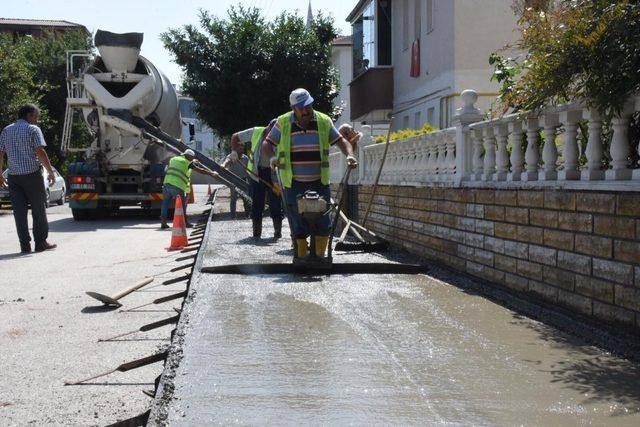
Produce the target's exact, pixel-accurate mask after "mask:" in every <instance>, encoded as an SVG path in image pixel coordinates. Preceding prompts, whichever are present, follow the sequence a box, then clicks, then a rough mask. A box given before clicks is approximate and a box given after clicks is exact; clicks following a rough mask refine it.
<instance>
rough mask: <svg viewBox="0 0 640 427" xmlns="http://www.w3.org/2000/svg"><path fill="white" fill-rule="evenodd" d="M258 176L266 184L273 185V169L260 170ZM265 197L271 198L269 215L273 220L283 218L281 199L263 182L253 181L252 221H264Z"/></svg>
mask: <svg viewBox="0 0 640 427" xmlns="http://www.w3.org/2000/svg"><path fill="white" fill-rule="evenodd" d="M258 175H259V176H260V178H262V179H264V180H265V181H266V182H268V183H270V184H272V185H273V182H272V181H271V168H260V167H259V168H258ZM265 196H268V197H269V213H270V214H271V218H282V217H283V216H284V215H283V214H282V202H281V201H280V197H278V196H277V195H275V194H274V193H273V191H271V190H270V189H269V187H267V186H266V185H265V184H263V183H262V181H254V180H253V179H252V180H251V205H252V206H251V219H253V220H256V221H262V212H263V211H264V202H265Z"/></svg>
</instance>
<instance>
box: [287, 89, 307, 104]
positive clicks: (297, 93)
mask: <svg viewBox="0 0 640 427" xmlns="http://www.w3.org/2000/svg"><path fill="white" fill-rule="evenodd" d="M312 103H313V97H311V94H310V93H309V91H308V90H306V89H303V88H298V89H295V90H294V91H293V92H291V95H289V104H291V106H292V107H298V108H301V107H306V106H307V105H309V104H312Z"/></svg>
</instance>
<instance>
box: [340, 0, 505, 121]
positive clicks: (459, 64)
mask: <svg viewBox="0 0 640 427" xmlns="http://www.w3.org/2000/svg"><path fill="white" fill-rule="evenodd" d="M511 4H512V1H511V0H361V1H360V2H358V4H357V5H356V7H355V8H354V9H353V11H352V12H351V13H350V14H349V16H348V18H347V20H348V21H349V22H350V23H351V25H352V33H353V57H354V58H353V64H354V65H353V79H352V81H351V83H350V89H351V91H350V92H351V103H352V105H351V116H352V117H351V118H352V119H354V120H363V119H365V120H366V119H369V120H373V121H376V120H378V121H379V120H385V119H386V118H387V116H388V114H389V113H392V114H393V116H394V122H393V127H394V129H405V128H420V127H422V126H423V125H424V124H425V123H429V124H431V125H433V126H436V127H439V128H445V127H448V126H450V125H451V120H452V118H453V114H454V112H455V110H456V108H459V107H460V105H458V103H459V95H460V93H461V92H462V91H463V90H465V89H469V88H472V89H474V90H476V91H477V92H478V94H479V101H478V104H477V105H478V106H479V107H480V108H481V109H488V108H489V107H490V105H491V103H492V102H493V100H495V97H496V95H497V88H498V87H497V84H496V83H495V82H491V81H490V78H491V74H492V68H491V67H490V66H489V62H488V60H489V56H490V54H491V53H492V52H494V51H496V50H499V49H501V48H502V47H504V46H505V45H507V44H508V43H511V42H513V41H514V40H515V39H516V37H517V33H516V30H515V29H516V21H517V18H516V16H515V14H514V13H513V11H512V9H511Z"/></svg>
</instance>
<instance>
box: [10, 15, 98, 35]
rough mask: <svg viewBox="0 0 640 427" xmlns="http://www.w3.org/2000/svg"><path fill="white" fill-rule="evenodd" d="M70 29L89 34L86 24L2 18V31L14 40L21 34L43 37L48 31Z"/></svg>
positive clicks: (58, 31)
mask: <svg viewBox="0 0 640 427" xmlns="http://www.w3.org/2000/svg"><path fill="white" fill-rule="evenodd" d="M68 30H81V31H84V33H85V34H87V35H89V30H87V28H86V27H85V26H84V25H80V24H76V23H74V22H69V21H61V20H49V19H12V18H0V33H5V34H11V35H12V36H13V38H14V40H15V39H16V38H18V37H20V36H32V37H42V35H43V33H44V32H46V31H53V32H56V33H60V32H64V31H68Z"/></svg>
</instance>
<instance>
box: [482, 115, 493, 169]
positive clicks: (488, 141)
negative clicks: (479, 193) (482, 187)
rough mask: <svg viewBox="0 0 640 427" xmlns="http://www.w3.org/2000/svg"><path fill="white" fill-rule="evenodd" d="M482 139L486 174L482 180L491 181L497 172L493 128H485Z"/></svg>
mask: <svg viewBox="0 0 640 427" xmlns="http://www.w3.org/2000/svg"><path fill="white" fill-rule="evenodd" d="M482 138H483V140H484V173H483V175H482V179H483V180H484V181H490V180H491V179H492V178H493V174H494V173H495V171H496V140H495V138H494V136H493V128H492V127H491V126H485V127H484V129H482Z"/></svg>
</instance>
